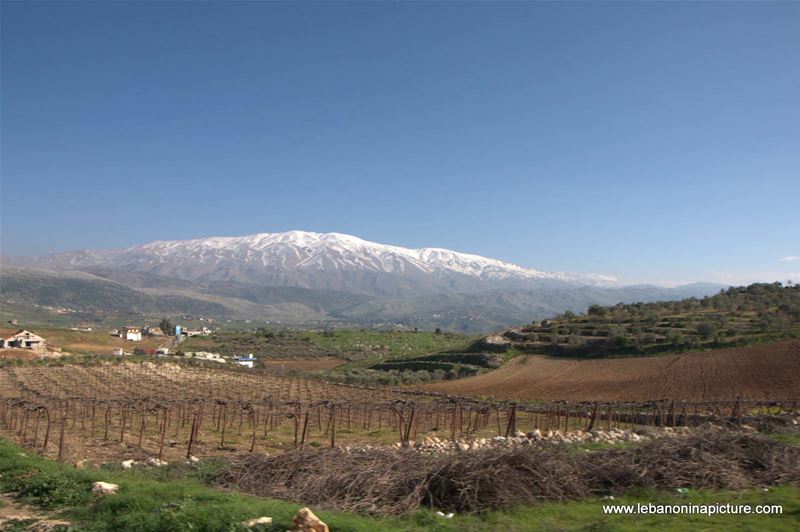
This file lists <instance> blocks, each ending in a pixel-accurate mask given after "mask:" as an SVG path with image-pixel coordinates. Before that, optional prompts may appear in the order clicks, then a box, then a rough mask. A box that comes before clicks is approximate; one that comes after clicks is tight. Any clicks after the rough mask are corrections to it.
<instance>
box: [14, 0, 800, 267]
mask: <svg viewBox="0 0 800 532" xmlns="http://www.w3.org/2000/svg"><path fill="white" fill-rule="evenodd" d="M290 229H305V230H311V231H338V232H344V233H351V234H355V235H358V236H361V237H362V238H366V239H369V240H375V241H379V242H384V243H392V244H398V245H404V246H410V247H421V246H439V247H447V248H452V249H456V250H460V251H468V252H473V253H478V254H482V255H487V256H491V257H496V258H500V259H504V260H508V261H512V262H515V263H519V264H522V265H526V266H530V267H535V268H540V269H545V270H561V271H575V272H599V273H607V274H613V275H617V276H619V277H621V278H623V279H625V280H630V281H640V280H649V281H661V280H673V281H674V280H687V281H692V280H721V281H731V282H733V281H734V280H735V281H738V280H749V279H755V278H763V279H767V278H776V279H784V278H790V276H792V275H793V276H794V278H796V279H797V280H800V274H798V273H794V274H792V272H800V260H790V259H791V258H792V257H797V256H800V3H797V2H783V3H767V2H759V3H741V2H739V3H720V2H707V3H691V4H690V3H672V2H669V3H649V2H648V3H644V2H640V3H569V4H565V3H494V2H493V3H454V2H448V3H410V2H409V3H364V2H361V3H329V2H325V3H266V2H260V3H244V2H230V3H189V2H183V3H167V2H142V3H136V2H113V3H112V2H104V3H101V2H90V3H77V2H59V3H45V2H25V3H22V2H20V3H17V2H3V3H2V251H3V253H9V254H15V255H19V254H41V253H46V252H51V251H58V250H66V249H75V248H99V247H123V246H129V245H133V244H137V243H143V242H146V241H150V240H155V239H185V238H194V237H203V236H213V235H242V234H250V233H256V232H276V231H285V230H290ZM781 259H786V260H781Z"/></svg>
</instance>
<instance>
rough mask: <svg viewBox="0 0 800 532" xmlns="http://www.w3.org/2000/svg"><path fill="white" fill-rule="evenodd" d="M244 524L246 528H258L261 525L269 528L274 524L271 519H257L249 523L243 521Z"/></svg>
mask: <svg viewBox="0 0 800 532" xmlns="http://www.w3.org/2000/svg"><path fill="white" fill-rule="evenodd" d="M242 524H243V525H244V526H246V527H250V528H253V527H257V526H259V525H264V526H269V525H271V524H272V518H271V517H257V518H255V519H250V520H248V521H242Z"/></svg>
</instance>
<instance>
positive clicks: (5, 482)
mask: <svg viewBox="0 0 800 532" xmlns="http://www.w3.org/2000/svg"><path fill="white" fill-rule="evenodd" d="M219 467H221V464H220V463H215V462H209V463H206V464H204V465H202V466H201V467H200V468H192V467H188V466H184V465H177V466H171V467H168V468H164V469H149V470H133V471H118V470H77V469H73V468H71V467H68V466H66V465H64V464H59V463H56V462H52V461H50V460H46V459H43V458H40V457H38V456H32V455H29V454H26V453H24V452H23V451H22V450H21V449H20V448H18V447H16V446H14V445H12V444H10V443H8V442H7V441H5V440H2V439H0V491H3V492H9V491H14V492H17V493H19V498H20V499H21V501H23V502H26V503H29V504H34V505H36V506H39V507H42V508H44V509H49V510H52V511H53V512H57V513H58V514H59V517H61V518H64V519H67V520H69V521H71V522H73V523H76V524H78V525H80V529H81V530H89V531H105V530H137V531H143V532H146V531H188V530H192V531H235V530H244V527H242V526H241V525H240V523H241V521H243V520H246V519H250V518H253V517H260V516H263V515H266V516H270V517H272V518H273V520H274V524H273V526H272V527H271V528H270V530H286V528H287V527H288V525H289V523H290V521H291V518H292V516H293V515H294V513H295V512H296V511H297V509H298V508H299V507H300V506H302V502H297V503H289V502H283V501H274V500H269V499H263V498H259V497H252V496H248V495H243V494H240V493H235V492H228V491H222V490H218V489H214V488H212V487H209V486H208V485H206V484H205V483H204V481H207V480H208V479H209V478H211V477H213V475H214V472H215V471H217V470H218V468H219ZM97 480H103V481H106V482H113V483H115V484H119V485H120V492H119V494H117V495H111V496H107V497H104V498H95V497H93V496H92V495H91V493H90V490H91V486H92V483H93V482H94V481H97ZM499 481H500V482H502V480H499ZM636 502H652V503H654V504H687V503H689V504H714V503H731V504H750V505H757V504H780V505H783V514H782V515H780V516H756V515H751V516H714V517H708V516H702V515H693V516H677V517H676V516H659V515H638V516H623V515H604V514H603V510H602V506H603V504H609V503H612V504H635V503H636ZM313 510H314V511H315V513H317V515H319V516H320V517H321V518H322V519H323V520H324V521H325V522H327V523H328V525H329V526H330V527H331V530H334V531H354V532H357V531H364V532H367V531H370V532H371V531H382V530H386V531H394V530H396V531H427V530H435V531H448V530H453V531H455V530H458V531H479V530H492V531H494V530H503V531H528V530H622V531H625V530H647V529H649V528H653V527H657V528H658V529H660V530H674V531H679V530H680V531H683V530H720V529H726V530H770V531H783V530H786V531H790V530H791V531H793V530H798V529H799V528H800V489H798V488H795V487H775V488H770V489H769V491H766V492H764V491H762V490H759V489H756V490H748V491H744V492H739V493H733V492H712V491H697V492H695V491H690V492H689V493H688V494H686V495H680V494H677V493H670V492H663V491H662V492H659V491H641V492H638V493H632V494H629V495H628V496H625V497H620V498H617V500H615V501H601V500H597V499H593V500H587V501H580V502H570V503H546V504H541V505H537V506H531V507H526V508H521V509H517V510H512V511H506V512H489V513H486V514H484V515H481V516H476V515H457V516H455V517H454V518H453V519H449V520H448V519H444V518H442V517H440V516H437V515H436V514H435V513H433V512H432V511H428V510H422V511H418V512H416V513H415V514H413V515H411V516H408V517H403V518H380V519H379V518H371V517H367V516H361V515H352V514H345V513H339V512H328V511H324V510H319V509H318V508H313Z"/></svg>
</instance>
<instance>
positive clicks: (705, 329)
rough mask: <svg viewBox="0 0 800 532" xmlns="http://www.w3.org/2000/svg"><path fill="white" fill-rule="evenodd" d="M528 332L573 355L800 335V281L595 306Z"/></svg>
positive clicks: (534, 338) (530, 338) (531, 339)
mask: <svg viewBox="0 0 800 532" xmlns="http://www.w3.org/2000/svg"><path fill="white" fill-rule="evenodd" d="M523 331H524V332H525V335H526V340H527V341H528V342H534V343H539V344H546V345H549V346H550V348H551V350H552V351H554V352H557V353H558V354H571V355H584V354H593V355H603V354H610V353H620V354H622V353H642V352H649V351H665V350H680V349H694V348H698V347H719V346H723V345H725V346H728V345H741V344H745V343H751V342H753V341H761V340H767V339H773V338H780V337H785V336H793V335H798V334H800V285H795V284H792V283H791V282H789V283H786V284H782V283H756V284H752V285H749V286H742V287H735V288H728V289H726V290H722V291H720V292H719V293H718V294H716V295H713V296H709V297H704V298H688V299H684V300H681V301H661V302H655V303H632V304H623V303H619V304H617V305H613V306H600V305H592V306H590V307H589V309H588V310H587V312H586V313H585V314H580V315H576V314H574V313H572V312H565V313H563V314H561V315H559V316H557V317H555V318H553V319H551V320H545V321H543V322H541V323H536V322H534V323H533V324H532V325H531V326H529V327H526V328H525V329H523Z"/></svg>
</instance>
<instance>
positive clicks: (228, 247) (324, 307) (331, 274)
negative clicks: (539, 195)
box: [0, 231, 721, 331]
mask: <svg viewBox="0 0 800 532" xmlns="http://www.w3.org/2000/svg"><path fill="white" fill-rule="evenodd" d="M2 264H3V268H2V272H0V301H2V303H3V304H4V305H6V306H10V305H14V304H26V303H28V304H33V305H46V306H48V307H68V308H71V309H76V310H81V311H91V312H96V313H102V312H103V310H104V309H119V308H120V307H125V305H129V306H130V310H131V311H133V312H139V313H144V314H158V313H159V312H162V313H165V314H191V315H205V316H209V317H211V316H214V317H225V318H228V319H251V320H263V321H273V322H274V321H279V322H282V323H286V324H297V325H300V324H304V323H309V322H314V323H317V322H330V323H331V324H336V323H341V324H350V325H352V324H356V325H407V326H412V325H413V326H417V327H433V326H439V327H443V328H448V329H454V330H462V331H487V330H492V329H495V328H498V327H503V326H507V325H512V324H517V323H520V322H526V321H531V320H533V319H541V318H543V317H547V316H550V315H553V314H556V313H560V312H563V311H565V310H572V311H583V310H585V309H586V307H587V306H588V305H590V304H595V303H598V304H613V303H617V302H620V301H624V302H632V301H654V300H659V299H679V298H683V297H691V296H703V295H708V294H710V293H714V292H717V291H719V289H720V288H721V286H720V285H712V284H708V283H697V284H693V285H686V286H683V287H678V288H673V289H668V288H661V287H656V286H649V285H640V286H623V285H622V284H621V283H619V281H618V280H617V279H616V278H614V277H611V276H606V275H599V274H567V273H560V272H544V271H540V270H536V269H532V268H525V267H522V266H518V265H515V264H509V263H506V262H503V261H499V260H496V259H491V258H486V257H481V256H478V255H472V254H467V253H459V252H455V251H451V250H447V249H440V248H421V249H409V248H403V247H399V246H391V245H386V244H378V243H375V242H369V241H366V240H362V239H360V238H357V237H355V236H351V235H345V234H340V233H313V232H304V231H289V232H286V233H260V234H256V235H250V236H243V237H214V238H205V239H195V240H184V241H157V242H151V243H148V244H143V245H139V246H133V247H129V248H125V249H110V250H81V251H71V252H63V253H55V254H50V255H45V256H41V257H9V256H3V257H2ZM165 298H166V299H165Z"/></svg>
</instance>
